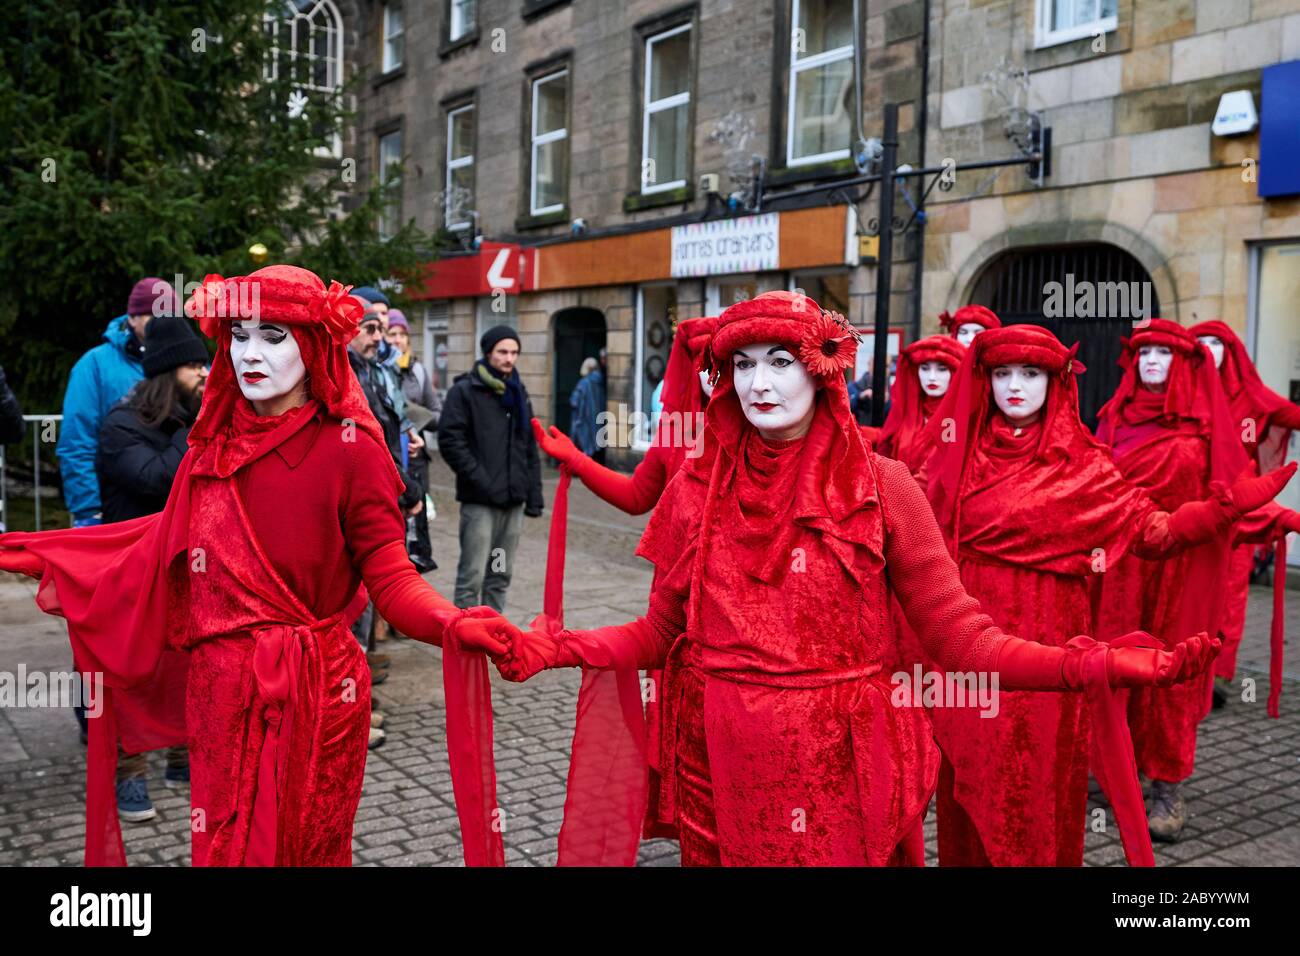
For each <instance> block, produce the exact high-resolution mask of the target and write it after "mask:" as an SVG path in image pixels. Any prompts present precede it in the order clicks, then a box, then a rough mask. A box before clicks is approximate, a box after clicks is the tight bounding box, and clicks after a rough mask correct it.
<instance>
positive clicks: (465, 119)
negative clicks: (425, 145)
mask: <svg viewBox="0 0 1300 956" xmlns="http://www.w3.org/2000/svg"><path fill="white" fill-rule="evenodd" d="M450 154H451V158H452V159H463V158H464V157H466V156H472V155H474V111H473V110H463V111H461V112H459V113H456V114H455V115H454V116H452V118H451V147H450Z"/></svg>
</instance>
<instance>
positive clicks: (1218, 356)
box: [1196, 335, 1223, 368]
mask: <svg viewBox="0 0 1300 956" xmlns="http://www.w3.org/2000/svg"><path fill="white" fill-rule="evenodd" d="M1196 340H1197V341H1198V342H1200V343H1201V344H1202V345H1205V346H1206V347H1207V348H1209V350H1210V354H1211V355H1213V356H1214V367H1215V368H1223V339H1221V338H1219V337H1218V336H1217V335H1198V336H1197V337H1196Z"/></svg>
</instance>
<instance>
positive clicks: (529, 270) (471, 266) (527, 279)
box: [417, 242, 537, 299]
mask: <svg viewBox="0 0 1300 956" xmlns="http://www.w3.org/2000/svg"><path fill="white" fill-rule="evenodd" d="M536 259H537V250H536V249H523V248H520V247H519V246H516V245H513V244H511V243H505V242H485V243H483V245H482V246H480V247H479V248H478V249H476V250H475V251H474V252H472V253H469V254H468V255H448V256H444V257H443V258H441V259H439V260H437V261H436V262H433V263H430V265H429V274H428V276H427V277H426V279H425V283H424V294H423V295H420V296H417V298H421V299H459V298H469V297H476V296H482V295H492V294H493V293H494V292H496V291H497V290H500V291H501V292H504V293H505V294H506V295H518V294H519V293H520V292H528V291H531V290H532V289H533V288H534V282H535V279H536Z"/></svg>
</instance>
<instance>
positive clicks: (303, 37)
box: [262, 0, 343, 156]
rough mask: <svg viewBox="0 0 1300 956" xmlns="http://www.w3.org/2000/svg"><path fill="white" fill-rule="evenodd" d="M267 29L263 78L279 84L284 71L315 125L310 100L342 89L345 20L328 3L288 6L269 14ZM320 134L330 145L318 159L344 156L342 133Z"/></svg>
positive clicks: (304, 1)
mask: <svg viewBox="0 0 1300 956" xmlns="http://www.w3.org/2000/svg"><path fill="white" fill-rule="evenodd" d="M262 23H263V26H264V28H265V30H266V32H267V34H268V35H269V36H270V37H271V51H270V55H269V56H268V57H267V60H266V62H265V63H263V64H262V75H263V76H264V77H265V78H266V79H267V80H268V81H275V80H278V79H279V78H280V76H281V75H282V74H281V71H285V72H286V74H287V76H288V77H289V81H290V82H291V83H292V84H293V86H294V87H295V89H296V90H297V91H299V92H301V93H303V94H304V95H305V96H306V97H307V103H306V105H305V106H302V107H300V109H301V111H302V112H305V113H306V115H307V119H308V120H309V121H312V122H315V121H314V119H313V117H312V112H311V100H312V99H315V98H317V97H322V96H325V97H334V96H336V95H337V94H338V90H339V87H340V86H341V85H342V83H343V18H342V17H340V16H339V11H338V8H337V7H335V6H334V4H333V3H331V2H329V0H285V3H284V4H283V8H282V10H281V12H280V14H279V15H278V16H277V15H276V14H274V13H267V14H265V15H264V16H263V18H262ZM320 131H321V133H322V134H323V135H324V136H325V137H326V138H327V139H328V141H329V145H328V146H325V147H323V148H321V149H319V150H317V153H318V154H319V155H321V156H342V155H343V139H342V137H341V136H340V135H339V132H338V130H337V129H336V130H334V131H333V132H332V133H331V131H329V130H328V129H326V128H322V129H321V130H320Z"/></svg>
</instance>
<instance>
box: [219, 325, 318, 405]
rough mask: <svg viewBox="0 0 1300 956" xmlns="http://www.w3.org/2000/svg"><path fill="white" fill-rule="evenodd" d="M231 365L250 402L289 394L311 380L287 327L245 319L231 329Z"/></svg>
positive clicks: (242, 390)
mask: <svg viewBox="0 0 1300 956" xmlns="http://www.w3.org/2000/svg"><path fill="white" fill-rule="evenodd" d="M230 364H231V365H232V366H234V369H235V377H236V378H237V379H238V380H239V390H240V391H241V392H243V393H244V397H245V398H246V399H248V400H249V401H250V402H265V401H269V400H271V399H274V398H280V397H281V396H283V395H288V394H289V393H291V392H292V391H293V390H294V389H296V388H297V387H298V385H299V383H300V382H302V380H303V379H304V378H306V377H307V366H306V365H304V364H303V361H302V352H301V351H300V350H299V348H298V340H297V339H295V338H294V337H293V330H292V329H290V328H289V327H288V326H287V325H279V324H276V323H273V322H259V321H258V320H257V319H243V320H241V321H238V322H234V323H232V325H231V327H230Z"/></svg>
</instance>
